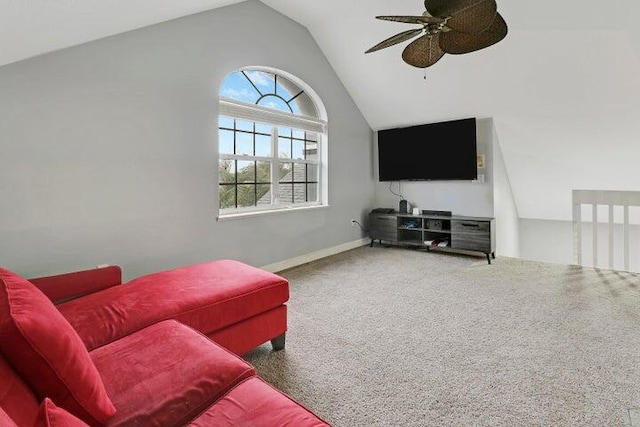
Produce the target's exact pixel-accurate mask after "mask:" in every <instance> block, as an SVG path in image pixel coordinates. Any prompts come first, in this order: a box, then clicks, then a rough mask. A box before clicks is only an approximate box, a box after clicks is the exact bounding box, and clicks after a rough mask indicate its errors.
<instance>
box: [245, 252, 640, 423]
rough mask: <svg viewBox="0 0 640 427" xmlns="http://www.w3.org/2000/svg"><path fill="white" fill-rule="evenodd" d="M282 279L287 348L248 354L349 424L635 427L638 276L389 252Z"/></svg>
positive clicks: (333, 261) (307, 400)
mask: <svg viewBox="0 0 640 427" xmlns="http://www.w3.org/2000/svg"><path fill="white" fill-rule="evenodd" d="M281 274H282V275H283V276H284V277H286V278H287V279H289V281H290V283H291V300H290V303H289V332H288V333H287V347H286V350H284V351H282V352H278V353H273V352H272V351H271V349H270V346H269V345H268V344H267V345H264V346H261V347H259V348H258V349H256V350H254V351H253V352H251V353H249V354H248V355H247V356H246V359H247V360H248V361H249V362H250V363H252V364H253V365H254V366H255V367H256V369H257V371H258V373H259V375H261V376H262V377H263V378H264V379H265V380H266V381H268V382H270V383H271V384H273V385H274V386H276V387H277V388H279V389H280V390H282V391H284V392H285V393H288V394H289V395H291V396H292V397H294V398H295V399H296V400H298V401H299V402H300V403H302V404H304V405H305V406H307V407H309V408H311V409H312V410H313V411H314V412H315V413H317V414H318V415H319V416H321V417H323V418H324V419H326V420H327V421H328V422H330V423H331V424H333V425H334V426H336V427H341V426H438V427H441V426H465V427H467V426H492V427H493V426H496V427H502V426H505V427H507V426H508V427H514V426H572V427H574V426H594V427H595V426H597V427H605V426H606V427H609V426H624V427H627V426H631V423H632V418H635V416H634V415H633V414H634V413H636V414H637V412H634V408H640V328H639V327H640V277H639V276H638V275H635V274H631V273H620V272H612V271H604V270H603V271H596V270H593V269H587V268H580V267H575V266H562V265H554V264H545V263H538V262H530V261H523V260H517V259H511V258H502V257H498V259H497V260H495V262H494V264H493V265H487V264H486V261H484V259H483V258H476V257H468V256H461V255H452V254H446V253H427V252H421V251H414V250H406V249H402V248H384V247H374V248H369V247H363V248H359V249H356V250H353V251H349V252H345V253H343V254H339V255H336V256H333V257H329V258H325V259H322V260H319V261H316V262H313V263H310V264H306V265H303V266H300V267H297V268H294V269H291V270H288V271H285V272H283V273H281ZM633 427H635V425H634V426H633Z"/></svg>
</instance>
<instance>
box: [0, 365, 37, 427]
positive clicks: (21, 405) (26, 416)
mask: <svg viewBox="0 0 640 427" xmlns="http://www.w3.org/2000/svg"><path fill="white" fill-rule="evenodd" d="M0 407H1V408H2V409H4V411H5V412H6V413H7V414H9V416H10V417H11V419H13V420H14V421H15V422H16V424H18V425H21V426H31V425H33V423H34V421H35V420H36V415H37V413H38V400H37V399H36V396H35V395H34V394H33V392H32V391H31V389H30V388H29V386H28V385H26V384H25V383H24V381H23V380H22V378H20V376H19V375H18V374H17V373H16V372H15V371H14V370H13V369H12V368H11V366H9V364H8V363H7V362H6V360H4V358H2V357H0ZM1 425H3V424H0V426H1Z"/></svg>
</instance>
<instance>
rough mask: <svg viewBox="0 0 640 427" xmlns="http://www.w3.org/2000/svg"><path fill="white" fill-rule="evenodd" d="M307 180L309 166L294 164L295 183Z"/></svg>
mask: <svg viewBox="0 0 640 427" xmlns="http://www.w3.org/2000/svg"><path fill="white" fill-rule="evenodd" d="M306 180H307V165H305V164H303V163H294V164H293V181H294V182H305V181H306Z"/></svg>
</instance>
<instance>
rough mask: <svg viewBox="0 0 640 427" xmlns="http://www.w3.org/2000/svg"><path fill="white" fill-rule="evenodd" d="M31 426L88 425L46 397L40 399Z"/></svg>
mask: <svg viewBox="0 0 640 427" xmlns="http://www.w3.org/2000/svg"><path fill="white" fill-rule="evenodd" d="M33 427H89V426H87V424H86V423H85V422H84V421H82V420H79V419H78V418H76V417H75V416H73V415H71V414H70V413H68V412H67V411H65V410H64V409H63V408H58V407H57V406H56V405H55V404H54V403H53V402H52V401H51V399H49V398H48V397H47V398H45V399H44V400H43V401H42V404H41V405H40V410H39V411H38V418H37V419H36V422H35V424H34V425H33Z"/></svg>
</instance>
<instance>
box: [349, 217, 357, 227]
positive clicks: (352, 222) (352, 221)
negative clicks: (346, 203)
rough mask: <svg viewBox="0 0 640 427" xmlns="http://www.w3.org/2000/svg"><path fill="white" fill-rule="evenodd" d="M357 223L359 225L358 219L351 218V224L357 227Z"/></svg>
mask: <svg viewBox="0 0 640 427" xmlns="http://www.w3.org/2000/svg"><path fill="white" fill-rule="evenodd" d="M356 225H358V221H356V220H355V219H353V218H351V226H352V227H355V226H356Z"/></svg>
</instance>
